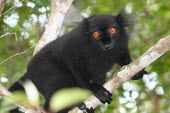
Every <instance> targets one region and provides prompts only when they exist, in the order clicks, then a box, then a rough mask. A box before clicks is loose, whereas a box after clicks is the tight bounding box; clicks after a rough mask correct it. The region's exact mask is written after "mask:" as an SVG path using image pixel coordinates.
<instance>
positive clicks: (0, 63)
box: [0, 44, 36, 66]
mask: <svg viewBox="0 0 170 113" xmlns="http://www.w3.org/2000/svg"><path fill="white" fill-rule="evenodd" d="M35 46H36V44H35V45H33V46H32V47H30V48H28V49H26V50H25V51H23V52H20V53H16V54H14V55H12V56H10V57H9V58H7V59H5V60H3V61H2V62H0V66H1V65H2V64H3V63H5V62H6V61H8V60H9V59H11V58H13V57H15V56H17V55H22V54H24V53H25V52H27V51H28V50H30V49H32V48H33V47H35Z"/></svg>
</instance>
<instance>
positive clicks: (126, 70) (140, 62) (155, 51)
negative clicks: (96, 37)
mask: <svg viewBox="0 0 170 113" xmlns="http://www.w3.org/2000/svg"><path fill="white" fill-rule="evenodd" d="M168 51H170V36H167V37H166V38H163V39H161V40H159V41H158V42H157V43H156V44H155V45H154V46H152V47H151V48H150V49H148V50H147V51H146V52H145V53H144V54H143V55H142V56H141V57H139V58H138V59H137V60H136V61H134V62H132V63H130V64H129V65H126V66H123V67H122V68H121V69H120V71H119V72H118V73H116V74H114V75H113V76H112V77H111V78H110V79H109V80H108V81H107V82H106V83H105V84H104V87H105V88H106V89H107V90H109V91H110V92H112V93H113V92H114V91H115V90H116V89H117V88H118V87H119V86H120V85H121V84H122V83H123V82H125V81H127V80H129V79H130V78H131V77H132V76H133V75H135V74H136V73H138V72H139V71H141V70H142V69H143V68H145V67H147V66H148V65H149V64H151V63H152V62H153V61H155V60H156V59H158V58H159V57H160V56H162V55H163V54H165V53H166V52H168ZM84 103H85V104H86V106H87V107H88V108H91V107H93V108H96V107H97V106H98V105H100V104H102V103H101V102H100V101H99V100H98V99H97V98H96V97H95V96H90V97H89V98H88V99H87V100H85V101H84ZM77 111H79V112H81V111H80V110H79V109H78V108H77V107H76V108H74V109H73V110H70V111H69V113H76V112H77Z"/></svg>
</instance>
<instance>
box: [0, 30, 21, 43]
mask: <svg viewBox="0 0 170 113" xmlns="http://www.w3.org/2000/svg"><path fill="white" fill-rule="evenodd" d="M13 34H14V35H15V39H16V41H18V37H17V33H16V32H15V33H10V32H6V33H5V34H3V35H1V36H0V38H3V37H5V36H7V35H13Z"/></svg>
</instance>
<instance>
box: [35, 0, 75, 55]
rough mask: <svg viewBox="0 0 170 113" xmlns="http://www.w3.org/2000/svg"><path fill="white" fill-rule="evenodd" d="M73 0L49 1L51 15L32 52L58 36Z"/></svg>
mask: <svg viewBox="0 0 170 113" xmlns="http://www.w3.org/2000/svg"><path fill="white" fill-rule="evenodd" d="M73 1H74V0H53V1H52V2H51V6H52V8H51V16H50V18H49V21H48V24H47V27H46V30H45V32H44V34H43V36H42V37H41V39H40V40H39V42H38V44H37V45H36V47H35V50H34V54H35V53H37V52H38V51H39V50H40V49H41V48H42V47H44V46H45V45H46V44H48V43H49V42H51V41H53V40H55V39H56V38H57V37H58V35H59V33H60V29H61V26H62V24H63V21H64V18H65V16H66V13H67V11H68V9H69V8H70V7H71V4H72V2H73Z"/></svg>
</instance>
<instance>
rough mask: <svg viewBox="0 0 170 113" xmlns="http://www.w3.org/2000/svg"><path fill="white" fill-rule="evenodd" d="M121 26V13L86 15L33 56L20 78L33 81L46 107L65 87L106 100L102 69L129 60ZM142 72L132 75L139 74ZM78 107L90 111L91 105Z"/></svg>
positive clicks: (16, 85) (108, 99)
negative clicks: (77, 23)
mask: <svg viewBox="0 0 170 113" xmlns="http://www.w3.org/2000/svg"><path fill="white" fill-rule="evenodd" d="M125 27H126V28H127V27H128V21H127V18H125V16H124V15H123V14H122V13H120V14H118V15H117V16H112V15H93V16H90V17H89V18H87V19H85V20H84V21H83V22H82V23H81V24H80V25H79V26H78V27H76V28H75V29H73V30H72V31H70V32H69V33H67V34H65V35H63V36H62V37H60V38H58V39H56V40H54V41H52V42H51V43H49V44H47V45H46V46H45V47H44V48H42V49H41V50H40V51H39V52H38V53H37V54H36V55H35V56H33V58H32V59H31V61H30V62H29V64H28V68H27V72H26V73H25V74H24V76H23V77H21V79H20V81H24V80H26V79H30V80H31V81H32V82H33V83H34V84H35V85H36V87H37V88H38V90H39V92H40V93H42V94H43V96H44V97H45V99H46V102H45V108H46V109H48V107H49V100H50V97H51V95H52V94H53V93H54V92H56V91H57V90H59V89H61V88H66V87H67V88H68V87H81V88H86V89H89V90H91V91H92V92H93V93H94V95H95V96H96V97H97V98H98V99H99V100H100V101H101V102H102V103H106V102H107V103H110V102H111V100H112V99H111V93H110V92H109V91H107V90H106V89H105V88H104V87H103V84H104V83H105V78H106V72H108V71H109V70H110V69H111V67H112V66H113V65H114V64H115V63H117V64H119V65H120V66H124V65H127V64H129V63H130V62H131V57H130V54H129V49H128V35H127V33H126V29H125ZM110 28H115V29H116V33H115V34H110V33H109V29H110ZM96 31H97V32H99V33H100V37H98V38H94V37H93V35H92V34H93V32H96ZM143 73H144V71H142V72H141V73H140V74H139V75H137V77H135V79H139V78H142V76H143ZM19 89H22V86H21V85H20V84H19V83H18V82H16V83H14V85H13V86H11V87H10V88H9V90H10V91H14V90H19ZM79 108H83V109H86V110H87V111H88V112H93V110H92V108H90V109H88V108H86V107H81V106H79ZM66 111H67V110H66ZM66 111H63V113H64V112H66ZM61 112H62V111H61Z"/></svg>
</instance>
